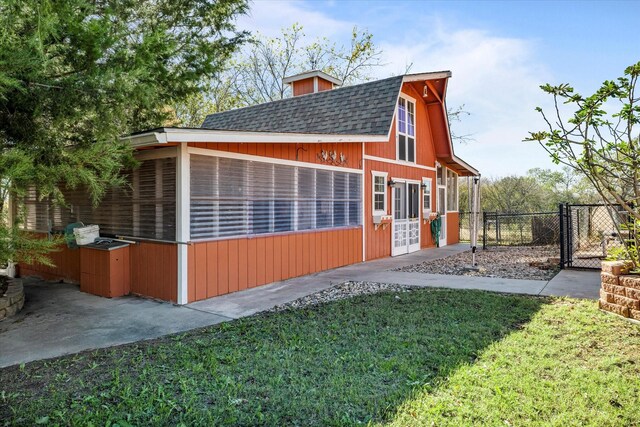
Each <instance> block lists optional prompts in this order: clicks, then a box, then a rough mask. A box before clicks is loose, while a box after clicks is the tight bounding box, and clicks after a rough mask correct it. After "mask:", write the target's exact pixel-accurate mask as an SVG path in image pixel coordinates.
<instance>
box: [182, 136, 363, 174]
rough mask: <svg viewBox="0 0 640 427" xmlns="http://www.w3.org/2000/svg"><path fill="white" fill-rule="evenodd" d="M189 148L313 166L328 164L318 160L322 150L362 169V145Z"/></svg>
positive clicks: (206, 144)
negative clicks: (330, 152) (341, 156)
mask: <svg viewBox="0 0 640 427" xmlns="http://www.w3.org/2000/svg"><path fill="white" fill-rule="evenodd" d="M189 147H197V148H206V149H210V150H219V151H228V152H231V153H240V154H249V155H253V156H261V157H271V158H274V159H283V160H297V161H300V162H306V163H313V164H324V165H326V164H328V163H327V162H325V161H323V160H321V159H319V158H318V155H319V154H320V152H321V151H322V150H325V151H337V153H338V155H340V153H343V154H344V155H345V156H346V158H347V164H346V165H343V166H345V167H348V168H353V169H360V168H361V167H362V145H361V144H360V143H335V144H245V143H229V144H223V143H209V142H190V143H189Z"/></svg>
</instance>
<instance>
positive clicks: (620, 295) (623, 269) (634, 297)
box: [599, 261, 640, 321]
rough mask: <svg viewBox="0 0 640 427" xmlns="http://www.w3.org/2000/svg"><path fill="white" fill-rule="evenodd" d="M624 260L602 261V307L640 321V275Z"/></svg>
mask: <svg viewBox="0 0 640 427" xmlns="http://www.w3.org/2000/svg"><path fill="white" fill-rule="evenodd" d="M630 267H631V266H630V264H629V263H626V262H624V261H604V262H603V263H602V273H601V283H602V285H601V287H600V301H599V305H600V309H601V310H604V311H609V312H611V313H615V314H617V315H620V316H622V317H626V318H629V319H633V320H637V321H640V275H638V274H629V268H630Z"/></svg>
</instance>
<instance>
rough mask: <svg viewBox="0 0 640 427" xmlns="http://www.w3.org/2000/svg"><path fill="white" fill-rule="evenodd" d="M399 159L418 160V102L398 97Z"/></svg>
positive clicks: (413, 161)
mask: <svg viewBox="0 0 640 427" xmlns="http://www.w3.org/2000/svg"><path fill="white" fill-rule="evenodd" d="M397 134H398V135H397V140H398V147H397V148H398V160H403V161H405V162H411V163H415V161H416V104H415V102H413V101H411V100H409V99H407V98H403V97H400V98H398V126H397Z"/></svg>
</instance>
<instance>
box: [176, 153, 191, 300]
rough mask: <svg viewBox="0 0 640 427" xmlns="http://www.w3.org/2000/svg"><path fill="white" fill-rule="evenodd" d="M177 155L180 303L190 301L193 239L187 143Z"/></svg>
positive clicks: (177, 230)
mask: <svg viewBox="0 0 640 427" xmlns="http://www.w3.org/2000/svg"><path fill="white" fill-rule="evenodd" d="M177 154H178V155H177V157H176V240H177V241H178V242H182V243H178V304H181V305H182V304H187V303H188V302H189V293H188V286H189V280H188V279H189V277H188V270H189V264H188V260H187V256H188V255H187V254H188V251H187V245H186V244H185V243H186V242H188V241H189V240H190V239H191V230H190V225H189V221H190V218H191V214H190V210H191V200H190V199H191V179H190V174H189V171H190V164H189V151H188V147H187V143H186V142H183V143H180V144H179V145H178V152H177Z"/></svg>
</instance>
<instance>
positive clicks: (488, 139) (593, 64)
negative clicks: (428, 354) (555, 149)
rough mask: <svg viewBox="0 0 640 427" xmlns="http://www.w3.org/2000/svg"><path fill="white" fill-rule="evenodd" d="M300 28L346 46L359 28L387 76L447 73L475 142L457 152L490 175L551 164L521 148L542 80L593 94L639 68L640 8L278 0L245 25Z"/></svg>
mask: <svg viewBox="0 0 640 427" xmlns="http://www.w3.org/2000/svg"><path fill="white" fill-rule="evenodd" d="M294 22H299V23H300V24H302V25H303V27H304V30H305V33H306V34H307V35H308V36H310V38H314V37H316V36H323V37H328V38H329V39H331V40H334V41H336V42H338V43H344V44H346V43H348V41H349V36H350V31H351V28H352V27H353V26H354V25H357V26H358V27H360V28H366V29H367V30H369V31H370V32H371V33H372V34H373V35H374V41H375V43H376V44H377V45H378V46H379V47H380V48H382V50H383V62H384V63H385V64H386V65H385V66H384V67H381V68H379V69H378V70H377V71H376V72H375V73H376V76H377V77H381V78H382V77H387V76H389V75H391V74H398V73H401V72H403V71H404V69H405V66H406V64H410V63H413V68H412V69H411V71H412V72H422V71H437V70H445V69H446V70H451V72H452V73H453V77H452V78H451V80H450V82H449V93H448V99H447V104H448V106H449V107H456V106H459V105H462V104H464V105H465V110H467V111H469V112H470V113H471V115H470V116H469V117H465V118H464V122H463V123H454V124H453V125H454V126H455V131H456V133H459V134H472V135H473V137H474V139H475V141H473V142H470V143H468V144H466V145H459V146H457V147H456V153H457V154H458V155H459V156H460V157H462V158H463V159H465V160H466V161H468V162H469V163H471V164H472V165H474V166H475V167H477V168H478V169H480V171H481V172H482V174H483V175H484V176H493V177H497V176H504V175H509V174H524V173H526V171H527V170H528V169H530V168H533V167H542V168H551V167H554V166H553V164H552V163H551V162H550V160H549V157H548V156H547V154H546V153H545V152H544V150H543V149H542V148H541V147H539V146H538V145H537V144H535V143H524V142H521V141H522V139H523V138H525V137H526V136H527V133H528V131H533V130H540V129H542V128H543V123H542V120H541V118H540V116H539V115H538V113H536V112H535V111H534V108H535V107H536V106H541V107H543V108H545V109H547V108H549V107H550V101H551V99H550V98H549V97H547V96H545V95H544V94H543V93H542V91H541V90H540V89H539V85H540V84H543V83H547V82H548V83H571V84H573V86H574V87H575V88H576V90H577V91H579V92H581V93H585V94H586V93H590V92H593V91H595V90H596V89H597V87H598V85H599V84H600V83H601V82H602V81H604V80H607V79H614V78H616V77H618V76H620V75H621V74H622V72H623V70H624V68H625V67H626V66H628V65H631V64H633V63H635V62H638V61H640V42H639V37H638V36H639V35H640V31H639V30H638V28H639V24H640V1H618V2H616V1H603V2H598V1H581V2H578V1H486V2H484V1H445V2H434V1H430V2H425V1H339V0H333V1H309V0H307V1H279V0H254V2H253V3H252V6H251V12H250V14H249V16H247V17H243V18H242V19H241V20H240V22H239V25H240V27H241V28H243V29H248V30H250V31H260V32H261V33H263V34H266V35H269V36H276V35H278V34H279V30H280V28H282V27H288V26H290V25H291V24H293V23H294Z"/></svg>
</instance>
